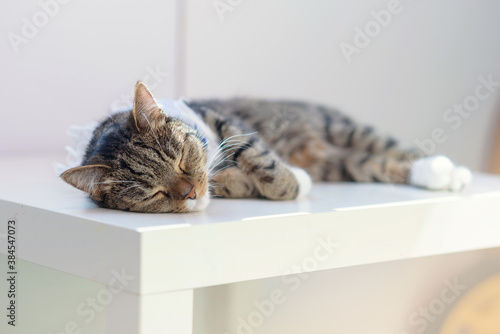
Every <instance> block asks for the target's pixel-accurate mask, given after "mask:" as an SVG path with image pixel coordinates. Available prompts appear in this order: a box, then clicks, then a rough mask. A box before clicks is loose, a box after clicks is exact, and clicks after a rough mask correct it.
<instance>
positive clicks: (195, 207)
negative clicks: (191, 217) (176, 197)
mask: <svg viewBox="0 0 500 334" xmlns="http://www.w3.org/2000/svg"><path fill="white" fill-rule="evenodd" d="M184 203H185V204H184V205H185V206H186V208H187V209H188V210H189V212H198V211H204V210H205V209H206V208H207V206H208V203H210V194H209V193H208V191H207V192H206V193H205V195H203V196H202V197H200V198H198V199H194V200H192V199H189V200H186V201H185V202H184Z"/></svg>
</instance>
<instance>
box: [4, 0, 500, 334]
mask: <svg viewBox="0 0 500 334" xmlns="http://www.w3.org/2000/svg"><path fill="white" fill-rule="evenodd" d="M2 6H3V8H2V10H1V11H0V27H1V29H2V34H3V36H4V37H3V38H2V39H0V110H1V112H2V120H1V121H0V143H1V145H0V155H30V154H60V155H61V156H62V155H64V154H65V153H64V149H63V148H64V146H65V145H67V144H68V143H69V138H68V137H67V135H66V129H67V127H68V126H70V125H72V124H77V125H84V124H87V123H90V122H92V121H95V120H100V119H102V118H104V117H105V116H106V115H107V114H108V113H109V112H110V110H114V109H118V108H121V107H123V106H125V105H128V104H129V103H130V102H131V99H132V97H133V95H132V92H133V88H134V85H135V83H136V82H137V81H138V80H143V81H145V82H146V83H147V84H148V86H149V87H150V88H151V90H152V91H153V93H154V94H155V96H156V97H169V98H177V97H230V96H235V95H237V96H246V95H248V96H255V97H267V98H289V99H298V100H307V101H311V102H318V103H324V104H327V105H331V106H335V107H337V108H338V109H340V110H342V111H343V112H345V113H347V114H350V115H352V116H353V117H354V118H356V119H357V120H358V121H360V122H362V123H368V124H372V125H375V126H376V127H377V128H378V129H380V131H382V132H387V133H391V134H393V135H394V136H395V137H397V138H400V139H401V140H402V141H403V142H404V143H406V144H407V145H417V146H420V147H421V148H422V149H423V150H425V151H426V152H427V153H429V154H444V155H447V156H449V157H450V158H452V159H453V160H454V161H456V162H457V163H459V164H463V165H467V166H469V167H470V168H471V169H473V170H475V171H485V172H494V171H495V172H497V173H500V117H499V116H500V40H499V39H498V32H499V31H500V20H499V18H498V16H499V13H500V1H494V0H476V1H466V0H439V1H431V0H418V1H411V0H401V1H397V0H358V1H351V0H335V1H305V0H302V1H299V0H286V1H285V0H274V1H265V0H251V1H250V0H184V1H183V0H162V1H159V0H141V1H130V0H120V1H119V0H105V1H102V0H100V1H98V0H85V1H83V0H25V1H7V2H4V3H3V4H2ZM0 168H1V166H0ZM381 247H383V245H381ZM499 257H500V253H499V250H498V249H496V250H494V251H477V252H470V253H467V254H465V255H464V254H458V255H457V254H452V255H443V256H441V257H433V258H422V259H418V260H414V261H413V260H412V261H408V262H394V263H386V264H383V265H381V266H372V267H370V268H364V269H363V270H362V272H360V271H359V270H358V269H357V268H345V269H343V270H341V271H329V272H318V273H315V274H314V275H311V279H310V280H309V281H308V282H307V286H308V287H307V288H306V289H302V290H301V291H300V293H299V294H295V295H287V298H290V301H293V302H290V303H287V304H286V305H285V306H284V307H282V308H281V310H280V311H279V312H281V313H277V316H275V317H273V318H272V320H270V321H269V322H267V323H266V326H263V327H260V328H259V329H257V328H254V327H252V330H254V331H255V333H277V332H278V330H277V329H278V328H281V329H283V328H287V331H286V332H287V333H307V332H311V333H315V332H314V328H335V329H332V333H333V332H341V333H367V334H368V333H369V334H377V333H391V334H392V333H399V334H403V333H415V332H418V333H422V332H423V333H432V334H433V333H438V332H439V333H443V334H458V333H465V332H461V331H458V330H455V328H465V327H463V326H462V325H463V324H462V325H457V324H458V323H459V322H460V321H462V320H464V319H465V317H464V316H462V315H461V314H462V313H460V312H462V311H461V310H462V309H464V307H463V306H461V305H460V304H453V305H451V304H450V305H446V308H445V309H443V310H442V311H440V313H439V314H437V315H436V317H435V318H434V319H435V320H433V321H427V322H422V321H423V320H422V315H421V313H418V316H416V317H415V318H414V319H415V321H420V323H413V322H412V321H411V320H408V319H409V317H412V315H413V314H416V312H420V308H421V307H430V306H429V305H433V304H432V303H437V304H436V305H440V304H439V300H440V299H439V298H441V297H440V296H441V295H442V292H443V291H445V290H444V289H447V288H448V283H449V282H450V281H451V282H453V280H455V279H456V278H457V277H458V279H459V280H460V282H463V284H467V285H468V286H469V287H474V286H478V287H480V290H481V291H485V292H481V293H475V292H474V291H473V292H472V293H469V294H468V296H469V297H468V298H470V299H471V300H477V302H474V303H472V302H470V303H469V304H468V305H478V306H477V308H475V309H474V310H473V311H470V312H469V313H467V314H476V313H474V312H476V311H477V310H480V311H481V310H482V311H481V312H482V313H481V312H479V311H478V312H479V313H478V314H480V315H478V317H479V318H480V317H483V318H480V319H479V320H476V319H475V318H474V319H473V320H470V321H469V320H468V321H469V322H468V324H469V326H473V325H471V324H473V323H474V324H479V325H484V324H486V323H488V324H493V325H491V328H492V329H491V330H490V331H488V330H489V329H488V328H487V329H484V330H483V331H479V330H478V331H472V330H471V331H470V333H472V332H474V333H488V334H491V333H495V334H497V333H498V328H500V327H498V326H497V324H498V323H497V322H496V320H493V321H489V320H484V319H486V317H487V315H488V314H489V315H490V316H491V315H493V316H496V315H497V314H498V312H499V310H500V307H498V305H500V304H498V300H500V288H499V286H500V285H499V284H498V282H500V281H499V279H500V278H499V277H498V276H496V278H495V281H494V282H493V283H491V284H490V283H488V282H486V283H485V284H486V285H480V284H479V283H480V282H482V280H483V279H485V278H486V277H489V276H490V275H491V274H492V272H497V267H495V266H497V265H498V263H499V262H498V259H499ZM381 268H382V269H381ZM490 269H491V270H490ZM490 271H491V272H490ZM366 278H370V279H366ZM33 284H34V283H33ZM305 286H306V285H305ZM282 287H283V283H282V282H281V281H280V279H279V278H276V279H268V280H262V281H255V282H247V283H245V284H241V285H226V286H219V287H211V288H205V289H200V290H197V292H196V295H195V316H196V317H197V319H198V321H197V322H196V324H195V333H200V334H201V333H226V334H227V333H230V334H232V333H236V332H237V329H238V328H239V327H238V326H240V327H241V326H243V325H242V323H241V321H240V318H241V317H243V318H244V319H243V320H245V321H247V320H248V319H247V318H246V317H247V316H248V315H250V314H251V312H253V310H254V309H255V306H254V301H255V300H259V301H262V300H265V299H266V298H269V292H270V291H272V290H273V289H275V288H278V289H281V288H282ZM285 287H286V286H285ZM326 287H328V288H326ZM36 288H37V289H38V287H36ZM58 289H59V287H58ZM283 289H284V288H283ZM471 291H472V290H471ZM370 295H371V296H374V298H372V299H370V300H369V301H367V300H365V299H366V296H370ZM470 296H472V297H470ZM474 298H476V299H474ZM436 301H437V302H436ZM306 308H307V309H309V308H311V309H314V310H317V311H310V312H309V313H307V314H305V313H303V312H302V311H303V310H304V309H306ZM353 310H354V311H353ZM50 311H51V312H54V311H53V310H52V309H50ZM276 312H278V311H276ZM463 312H466V311H463ZM484 314H487V315H484ZM471 317H472V316H471ZM450 319H451V320H450ZM456 319H458V320H456ZM496 319H498V318H496ZM361 320H363V321H361ZM447 321H448V323H447ZM415 324H416V325H415ZM418 324H420V325H418ZM447 324H448V325H447ZM424 325H425V326H424ZM479 325H478V326H479ZM446 326H448V327H446ZM460 326H462V327H460ZM495 326H496V327H495ZM354 327H356V328H357V329H358V330H357V331H356V330H353V328H354ZM389 327H390V330H389ZM424 327H425V328H424ZM241 328H243V327H241ZM467 328H475V327H467ZM393 329H398V330H401V331H400V332H396V331H394V330H393ZM495 331H496V332H495ZM242 332H244V329H242ZM247 332H248V333H250V332H249V331H248V330H247Z"/></svg>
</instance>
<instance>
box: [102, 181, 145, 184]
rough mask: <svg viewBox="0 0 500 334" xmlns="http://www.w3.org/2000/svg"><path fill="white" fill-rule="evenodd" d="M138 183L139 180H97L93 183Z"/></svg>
mask: <svg viewBox="0 0 500 334" xmlns="http://www.w3.org/2000/svg"><path fill="white" fill-rule="evenodd" d="M118 182H119V183H139V181H103V182H97V183H94V184H106V183H118Z"/></svg>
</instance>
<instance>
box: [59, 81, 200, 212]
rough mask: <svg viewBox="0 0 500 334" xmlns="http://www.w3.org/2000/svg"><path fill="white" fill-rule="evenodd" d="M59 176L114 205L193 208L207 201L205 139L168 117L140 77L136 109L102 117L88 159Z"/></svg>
mask: <svg viewBox="0 0 500 334" xmlns="http://www.w3.org/2000/svg"><path fill="white" fill-rule="evenodd" d="M61 178H62V179H63V180H64V181H66V182H67V183H69V184H70V185H72V186H74V187H76V188H78V189H80V190H83V191H85V192H87V193H88V194H89V195H90V196H91V197H92V199H93V200H94V201H95V202H96V203H97V204H98V205H100V206H102V207H106V208H111V209H120V210H126V211H136V212H190V211H200V210H203V209H205V208H206V206H207V205H208V201H209V191H208V168H207V150H206V145H205V144H204V142H203V140H202V138H200V136H199V134H198V132H197V131H196V130H195V129H194V128H192V127H190V126H189V125H187V124H186V123H184V122H182V121H180V120H178V119H176V118H172V117H169V116H168V115H167V114H166V113H165V112H164V111H163V110H162V109H161V108H160V106H159V105H158V104H157V103H156V101H155V99H154V98H153V96H152V94H151V92H150V91H149V90H148V89H147V87H146V85H144V83H142V82H139V83H137V85H136V88H135V96H134V106H133V110H132V112H126V113H121V114H117V115H114V116H111V117H110V118H108V119H107V120H106V121H104V122H103V123H102V124H101V125H100V126H99V127H98V128H97V129H96V130H95V131H94V137H93V139H92V141H91V142H90V144H89V147H88V149H87V154H86V158H85V160H84V164H83V165H82V166H80V167H76V168H72V169H69V170H67V171H65V172H64V173H63V174H62V175H61Z"/></svg>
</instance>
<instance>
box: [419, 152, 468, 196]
mask: <svg viewBox="0 0 500 334" xmlns="http://www.w3.org/2000/svg"><path fill="white" fill-rule="evenodd" d="M471 182H472V173H471V172H470V170H469V169H468V168H466V167H462V166H458V167H457V166H455V165H454V164H453V162H451V160H450V159H448V158H447V157H445V156H433V157H425V158H421V159H419V160H417V161H415V163H414V164H413V166H412V168H411V171H410V184H412V185H414V186H418V187H423V188H427V189H431V190H452V191H458V190H461V189H463V188H464V187H465V186H467V185H468V184H469V183H471Z"/></svg>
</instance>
